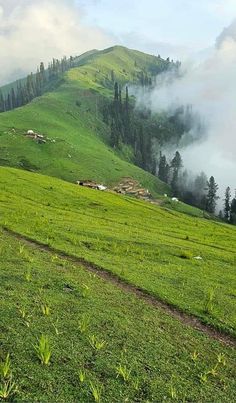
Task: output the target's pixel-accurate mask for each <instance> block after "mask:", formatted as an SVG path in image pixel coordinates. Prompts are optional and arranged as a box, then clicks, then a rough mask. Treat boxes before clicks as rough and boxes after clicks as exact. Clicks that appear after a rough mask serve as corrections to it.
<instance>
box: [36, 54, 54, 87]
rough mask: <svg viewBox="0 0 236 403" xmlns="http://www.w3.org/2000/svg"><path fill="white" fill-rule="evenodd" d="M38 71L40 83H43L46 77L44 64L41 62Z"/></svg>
mask: <svg viewBox="0 0 236 403" xmlns="http://www.w3.org/2000/svg"><path fill="white" fill-rule="evenodd" d="M53 60H54V59H53ZM39 71H40V74H41V79H42V83H45V81H46V75H45V68H44V63H43V62H41V63H40V67H39Z"/></svg>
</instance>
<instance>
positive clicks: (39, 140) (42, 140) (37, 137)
mask: <svg viewBox="0 0 236 403" xmlns="http://www.w3.org/2000/svg"><path fill="white" fill-rule="evenodd" d="M26 136H27V137H29V138H31V139H33V140H35V141H36V142H37V143H39V144H45V143H46V140H45V138H44V135H43V134H39V133H36V132H34V131H33V130H28V131H27V133H26Z"/></svg>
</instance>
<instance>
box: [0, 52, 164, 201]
mask: <svg viewBox="0 0 236 403" xmlns="http://www.w3.org/2000/svg"><path fill="white" fill-rule="evenodd" d="M95 56H96V57H95ZM95 56H94V55H92V56H90V55H89V56H86V57H85V58H84V62H83V65H81V66H80V67H78V68H74V69H71V70H70V71H69V72H67V73H66V74H65V77H64V81H63V84H62V85H60V87H58V88H57V89H55V90H54V91H53V92H50V93H47V94H44V95H43V96H42V97H39V98H36V99H34V101H33V102H31V103H30V104H28V105H26V106H24V107H22V108H18V109H15V110H13V111H10V112H5V113H1V114H0V165H2V166H12V167H16V168H22V169H25V170H30V171H35V172H40V173H42V174H46V175H50V176H55V177H58V178H62V179H64V180H67V181H70V182H75V181H77V180H79V179H94V180H96V181H98V182H102V183H104V184H107V185H113V184H115V183H117V182H118V181H119V180H120V179H121V178H122V177H124V176H131V177H133V178H135V179H137V180H138V181H139V182H140V183H141V184H142V185H143V186H144V187H145V188H147V189H149V190H150V191H151V192H152V193H153V194H164V193H168V190H169V189H168V186H167V185H165V184H164V183H162V182H161V181H159V180H158V179H157V178H156V177H155V176H153V175H151V174H149V173H147V172H145V171H143V170H142V169H140V168H138V167H136V166H134V165H133V164H132V163H130V162H128V161H127V160H125V159H124V157H122V155H120V154H118V153H116V152H115V151H114V150H113V149H111V148H110V147H109V146H108V145H107V138H108V128H107V126H106V125H105V124H104V123H103V122H102V116H101V115H100V113H99V107H98V105H99V103H100V102H101V100H102V97H104V96H108V97H110V96H111V94H112V90H108V89H106V88H105V87H104V85H105V84H106V83H104V79H105V77H107V76H108V75H110V73H111V70H112V69H113V70H114V72H115V75H116V77H117V79H119V81H120V82H123V83H127V80H131V79H132V78H133V74H135V73H137V72H138V71H139V70H140V68H143V67H148V66H150V65H151V64H153V63H154V62H155V63H158V61H157V58H155V57H152V56H148V55H145V54H143V53H141V52H135V51H129V50H128V49H125V48H122V47H115V48H111V49H110V50H108V51H105V52H97V53H95ZM135 60H137V62H138V65H139V67H135V65H134V63H135ZM85 62H86V63H87V64H85ZM121 66H122V67H121ZM123 70H125V71H123ZM106 79H107V78H106ZM76 103H77V104H79V106H77V105H76ZM28 129H33V130H35V131H36V132H39V133H42V134H44V135H45V136H46V137H48V138H49V140H48V141H47V143H46V144H37V143H36V142H35V141H33V140H32V139H30V138H27V137H26V136H25V133H26V132H27V130H28Z"/></svg>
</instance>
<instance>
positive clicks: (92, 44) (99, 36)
mask: <svg viewBox="0 0 236 403" xmlns="http://www.w3.org/2000/svg"><path fill="white" fill-rule="evenodd" d="M110 44H111V41H110V39H109V37H107V35H105V34H104V33H103V31H102V30H101V29H98V28H95V27H90V26H87V25H85V24H84V23H83V14H82V12H81V11H80V10H79V9H78V7H77V6H75V4H74V1H73V0H40V1H34V0H19V1H16V0H7V1H6V0H0V60H1V68H0V85H2V84H4V83H6V82H10V81H12V80H14V79H17V78H19V77H21V76H25V75H26V74H27V73H30V72H31V71H35V70H36V67H37V65H39V63H40V61H44V62H45V63H47V62H48V61H49V60H51V59H52V58H53V57H55V58H61V57H63V56H64V55H66V56H70V55H79V54H81V53H83V52H85V51H87V50H91V49H94V48H104V47H106V46H109V45H110Z"/></svg>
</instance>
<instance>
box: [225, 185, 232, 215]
mask: <svg viewBox="0 0 236 403" xmlns="http://www.w3.org/2000/svg"><path fill="white" fill-rule="evenodd" d="M230 198H231V194H230V187H229V186H228V187H227V188H226V191H225V203H224V219H225V221H227V222H228V221H229V219H230Z"/></svg>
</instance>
